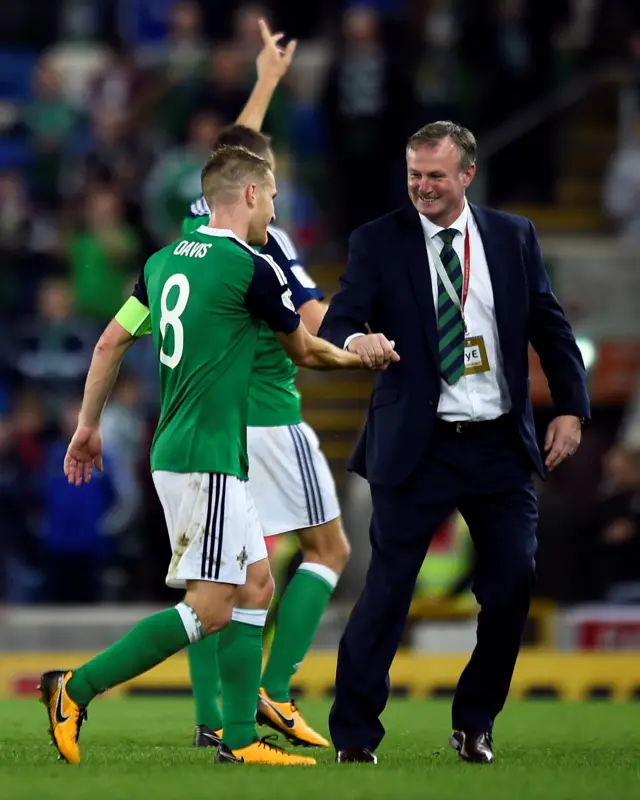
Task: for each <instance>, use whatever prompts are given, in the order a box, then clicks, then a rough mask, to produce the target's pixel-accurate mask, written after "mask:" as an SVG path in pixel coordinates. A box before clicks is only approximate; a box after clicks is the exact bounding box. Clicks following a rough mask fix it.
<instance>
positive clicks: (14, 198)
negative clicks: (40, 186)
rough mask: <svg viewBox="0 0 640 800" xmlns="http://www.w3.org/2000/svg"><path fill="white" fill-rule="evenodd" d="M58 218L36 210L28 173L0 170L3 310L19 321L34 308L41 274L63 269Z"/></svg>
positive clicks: (0, 297) (0, 292)
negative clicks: (28, 182) (29, 187)
mask: <svg viewBox="0 0 640 800" xmlns="http://www.w3.org/2000/svg"><path fill="white" fill-rule="evenodd" d="M59 245H60V239H59V233H58V229H57V225H56V219H55V215H54V214H53V213H51V214H50V213H47V211H45V210H44V209H41V208H36V206H35V204H34V203H33V202H32V200H31V198H30V197H29V191H28V186H27V180H26V177H25V174H24V173H22V172H20V171H18V170H17V169H7V170H4V171H0V308H1V309H2V312H3V314H4V316H5V318H6V317H9V318H19V317H21V316H23V315H24V314H25V313H26V312H28V311H30V310H31V309H32V308H33V303H34V297H35V293H36V287H37V284H38V282H39V280H40V278H41V276H42V275H46V274H47V273H49V272H54V271H56V270H59V269H60V268H61V263H60V257H59Z"/></svg>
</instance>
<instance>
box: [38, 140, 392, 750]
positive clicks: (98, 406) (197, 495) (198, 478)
mask: <svg viewBox="0 0 640 800" xmlns="http://www.w3.org/2000/svg"><path fill="white" fill-rule="evenodd" d="M202 188H203V194H204V196H205V197H206V199H207V202H208V203H209V205H210V207H212V208H215V214H214V215H213V216H212V218H211V221H210V224H209V225H208V226H202V227H201V228H199V229H198V231H196V232H195V233H193V234H191V235H190V236H186V237H184V238H183V239H181V240H179V241H177V242H173V243H172V244H170V245H169V246H168V247H165V248H163V249H162V250H160V251H159V252H158V253H156V254H154V255H153V256H151V258H150V259H149V260H148V261H147V263H146V265H145V267H144V270H143V272H142V274H141V276H140V279H139V281H138V284H137V286H136V290H135V292H134V296H133V297H132V298H130V300H129V301H128V303H127V304H126V306H125V309H123V311H122V312H121V313H120V314H119V315H118V319H114V320H112V322H111V323H109V325H108V326H107V328H106V330H105V331H104V333H103V334H102V336H101V338H100V340H99V342H98V344H97V345H96V349H95V352H94V356H93V359H92V363H91V366H90V368H89V373H88V375H87V381H86V385H85V392H84V397H83V402H82V407H81V411H80V414H79V418H78V427H77V429H76V432H75V434H74V435H73V438H72V440H71V442H70V444H69V448H68V451H67V455H66V457H65V464H64V469H65V474H66V475H67V477H68V480H69V482H70V483H73V484H75V485H76V486H80V485H81V484H82V483H83V482H85V481H88V480H90V478H91V473H92V470H93V467H96V468H97V469H99V470H100V469H102V440H101V434H100V420H101V416H102V412H103V410H104V406H105V404H106V402H107V399H108V396H109V393H110V391H111V389H112V387H113V385H114V383H115V381H116V378H117V374H118V369H119V366H120V363H121V361H122V358H123V356H124V354H125V352H126V351H127V349H128V348H129V347H130V346H131V345H132V344H133V343H134V342H135V341H136V338H137V336H138V335H139V334H140V333H142V332H144V331H145V330H146V329H147V328H148V326H149V324H150V326H151V330H152V334H153V339H154V345H155V348H156V352H157V354H158V361H159V370H160V385H161V412H160V420H159V422H158V426H157V430H156V433H155V436H154V440H153V445H152V450H151V469H152V472H153V479H154V483H155V486H156V490H157V492H158V495H159V498H160V500H161V503H162V505H163V509H164V512H165V519H166V523H167V528H168V531H169V537H170V542H171V547H172V559H171V563H170V566H169V570H168V573H167V583H168V585H170V586H174V587H176V588H184V589H185V596H184V600H183V601H182V602H180V603H178V605H177V606H176V607H175V608H172V609H168V610H166V611H161V612H159V613H157V614H154V615H152V616H150V617H147V618H146V619H144V620H142V621H141V622H139V623H138V624H137V625H135V626H134V627H133V628H132V629H131V630H130V631H129V633H127V634H126V635H125V636H124V637H123V638H122V639H120V640H119V641H118V642H116V643H115V644H114V645H112V646H111V647H110V648H108V649H107V650H105V651H104V652H102V653H100V654H99V655H97V656H96V657H95V658H93V659H91V660H90V661H88V662H87V663H86V664H84V665H82V666H81V667H79V668H77V669H73V670H55V671H50V672H46V673H44V674H43V675H42V677H41V681H40V687H41V696H42V700H43V702H44V703H45V706H46V708H47V713H48V718H49V725H50V732H51V735H52V738H53V741H54V743H55V745H56V747H57V749H58V752H59V754H60V756H61V757H62V758H63V759H64V760H65V761H67V762H68V763H79V761H80V750H79V747H78V736H79V733H80V727H81V725H82V723H83V721H84V720H85V719H86V708H87V705H88V704H89V702H90V701H91V700H92V699H93V698H94V697H95V696H96V695H98V694H100V693H101V692H104V691H106V690H107V689H110V688H112V687H113V686H116V685H118V684H120V683H123V682H124V681H128V680H131V679H132V678H134V677H137V676H138V675H140V674H142V673H143V672H146V671H147V670H149V669H151V668H152V667H154V666H156V665H157V664H159V663H161V662H162V661H164V660H165V659H167V658H168V657H169V656H171V655H173V654H174V653H176V652H178V651H179V650H181V649H183V648H184V647H186V646H187V645H189V644H191V643H194V642H197V641H199V640H200V639H202V638H203V637H205V636H207V635H209V634H212V633H216V632H218V631H222V632H223V633H222V636H221V640H220V643H219V650H220V654H221V658H220V663H221V669H222V679H223V686H224V690H225V691H226V690H228V692H229V697H228V698H227V697H226V696H225V697H224V702H225V710H226V708H227V707H228V708H229V709H231V708H233V712H234V713H233V717H229V718H227V717H225V721H224V739H223V743H222V744H221V745H220V747H219V748H218V752H217V755H216V758H217V760H218V761H223V762H224V761H227V762H233V763H260V764H278V765H290V764H314V763H315V760H314V759H312V758H305V757H301V756H295V755H293V754H291V753H288V752H286V751H285V750H282V749H281V748H279V747H276V746H274V745H272V744H270V743H269V742H268V741H267V740H260V739H259V738H258V736H257V733H256V728H255V699H254V698H255V696H256V695H257V693H258V690H259V685H260V671H261V660H262V626H263V625H264V619H265V617H266V609H267V608H268V605H269V602H270V600H271V595H272V592H273V579H272V577H271V573H270V570H269V563H268V559H267V557H266V548H265V545H264V538H263V537H262V532H261V528H260V523H259V521H258V519H257V514H256V511H255V507H254V505H253V502H252V500H251V496H250V494H249V493H248V491H247V466H248V459H247V450H246V428H247V396H248V389H249V378H250V374H251V369H252V366H253V361H254V358H255V351H256V346H257V340H258V335H259V330H260V323H261V320H263V321H265V322H267V324H268V325H269V326H270V327H271V328H272V329H273V330H274V331H276V332H277V336H278V340H279V341H280V343H281V345H282V346H283V347H284V348H285V350H286V351H287V352H288V353H289V355H290V356H291V358H292V359H293V360H294V362H295V363H297V364H299V365H301V366H306V367H309V368H313V369H341V368H348V369H353V368H360V367H361V366H362V363H361V361H360V359H359V357H357V356H354V355H353V354H351V353H348V352H346V351H344V350H339V349H337V348H335V347H333V346H332V345H331V344H329V343H328V342H325V341H323V340H321V339H318V338H316V337H314V336H311V334H309V332H308V331H307V330H306V328H305V326H304V324H301V323H300V317H299V315H298V314H297V312H296V311H295V309H294V307H293V304H292V302H291V290H290V289H289V287H288V284H287V281H286V278H285V277H284V274H283V273H282V271H281V270H280V269H279V267H278V266H277V265H276V264H275V262H273V261H272V259H270V258H269V257H268V256H264V255H261V254H259V253H257V252H256V251H255V250H253V248H252V247H251V246H250V244H254V245H259V246H260V245H263V244H264V243H265V242H266V240H267V232H266V229H267V225H268V224H269V222H270V221H271V219H272V218H273V198H274V197H275V194H276V189H275V179H274V176H273V172H272V170H271V165H270V164H269V162H268V161H266V160H265V159H262V158H260V157H259V156H257V155H255V154H253V153H251V152H249V151H248V150H246V149H245V148H236V147H227V148H221V149H219V150H217V151H215V152H214V153H213V154H212V156H211V158H210V159H209V161H208V162H207V164H206V165H205V167H204V169H203V173H202ZM388 353H389V359H394V360H397V359H398V356H397V355H396V354H395V353H394V351H393V348H392V347H391V346H389V350H388ZM69 580H73V576H69ZM223 652H224V658H223V657H222V653H223ZM223 664H224V667H223ZM225 671H226V674H225ZM249 689H251V692H252V693H253V694H252V693H251V692H249V691H248V690H249ZM227 700H229V702H228V704H227Z"/></svg>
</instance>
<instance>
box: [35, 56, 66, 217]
mask: <svg viewBox="0 0 640 800" xmlns="http://www.w3.org/2000/svg"><path fill="white" fill-rule="evenodd" d="M78 122H79V119H78V114H77V112H76V111H75V109H74V108H73V107H72V105H71V104H70V103H69V101H68V100H66V99H65V97H64V95H63V93H62V89H61V83H60V76H59V75H58V72H57V71H56V70H55V69H54V68H53V67H52V66H51V65H50V64H49V63H48V62H47V60H46V57H43V58H42V59H41V60H40V62H39V63H38V65H37V66H36V69H35V72H34V75H33V99H32V100H31V102H30V103H29V104H28V105H27V107H26V108H25V110H24V124H25V126H26V129H27V132H28V136H29V138H30V140H31V143H32V147H33V151H34V164H33V171H32V173H31V174H32V177H33V183H34V191H35V194H36V196H37V197H38V200H39V201H40V202H41V203H43V204H45V205H51V204H53V203H54V202H55V201H56V199H57V196H58V181H59V172H60V167H61V163H62V157H63V153H64V149H65V145H66V142H67V140H68V138H69V137H70V136H71V134H72V133H73V132H74V131H75V129H76V128H77V125H78Z"/></svg>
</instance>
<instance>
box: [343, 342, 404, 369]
mask: <svg viewBox="0 0 640 800" xmlns="http://www.w3.org/2000/svg"><path fill="white" fill-rule="evenodd" d="M395 344H396V343H395V342H393V341H389V339H387V337H386V336H385V335H384V334H383V333H370V334H366V335H362V336H357V337H356V338H355V339H352V340H351V341H350V342H349V344H348V345H347V350H348V351H349V352H350V353H354V354H355V355H357V356H360V359H361V361H362V363H363V365H364V366H365V367H367V368H368V369H376V370H382V371H384V370H385V369H387V367H388V366H389V364H391V363H392V362H393V361H400V356H399V355H398V354H397V353H396V351H395V349H394V348H395Z"/></svg>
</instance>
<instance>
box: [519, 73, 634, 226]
mask: <svg viewBox="0 0 640 800" xmlns="http://www.w3.org/2000/svg"><path fill="white" fill-rule="evenodd" d="M617 104H618V90H617V88H616V87H615V86H614V85H612V84H605V85H602V86H600V87H598V88H597V89H595V90H594V91H593V92H592V93H591V94H590V95H588V96H587V97H585V98H584V100H583V101H582V102H581V103H579V104H578V105H577V106H576V107H575V108H572V109H571V110H570V111H567V112H565V114H564V116H563V117H562V118H561V120H560V121H559V122H558V125H559V128H560V131H559V135H558V137H557V152H558V155H557V165H558V167H557V169H558V181H557V185H556V200H555V202H554V203H552V204H549V205H542V204H539V205H537V204H513V205H508V206H505V208H504V210H505V211H509V212H511V213H513V214H521V215H522V216H524V217H528V218H529V219H531V220H532V222H533V223H534V225H535V226H536V228H537V230H538V232H539V233H541V234H564V233H566V234H581V233H590V234H606V233H611V232H612V225H611V222H610V220H609V219H608V218H607V216H606V214H605V213H604V212H603V208H602V185H603V178H604V173H605V170H606V167H607V164H608V163H609V160H610V158H611V156H612V155H613V153H614V152H615V150H616V146H617V141H616V128H617V117H618V108H617Z"/></svg>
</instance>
